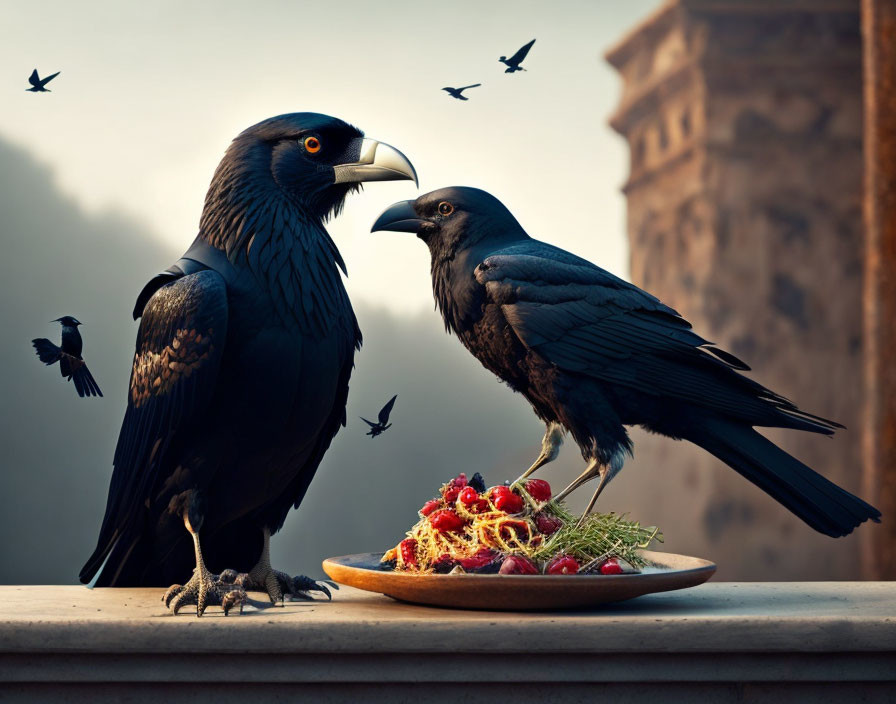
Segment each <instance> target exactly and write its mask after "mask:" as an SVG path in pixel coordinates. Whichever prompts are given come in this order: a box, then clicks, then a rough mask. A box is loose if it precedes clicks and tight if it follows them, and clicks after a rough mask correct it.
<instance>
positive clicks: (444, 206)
mask: <svg viewBox="0 0 896 704" xmlns="http://www.w3.org/2000/svg"><path fill="white" fill-rule="evenodd" d="M453 212H454V206H453V205H451V203H449V202H448V201H447V200H443V201H442V202H441V203H439V214H440V215H451V213H453Z"/></svg>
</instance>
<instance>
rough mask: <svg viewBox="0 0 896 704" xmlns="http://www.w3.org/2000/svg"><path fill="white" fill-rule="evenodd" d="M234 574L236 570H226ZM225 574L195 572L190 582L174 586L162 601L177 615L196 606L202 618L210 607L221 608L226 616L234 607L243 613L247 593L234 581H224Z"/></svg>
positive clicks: (204, 571) (205, 571)
mask: <svg viewBox="0 0 896 704" xmlns="http://www.w3.org/2000/svg"><path fill="white" fill-rule="evenodd" d="M225 572H227V573H232V572H234V570H225ZM224 574H225V573H221V575H220V576H218V575H214V574H212V573H211V572H209V571H208V570H204V569H203V570H195V571H194V572H193V576H192V577H191V578H190V581H189V582H187V583H186V584H184V585H183V586H181V585H180V584H172V585H171V586H170V587H169V588H168V591H166V592H165V595H164V596H163V597H162V601H164V602H165V606H167V607H168V608H170V609H171V610H172V611H173V612H174V613H175V614H177V612H178V611H180V609H181V608H182V607H184V606H188V605H192V604H195V605H196V615H197V616H202V614H203V613H205V609H206V608H207V607H209V606H220V607H221V608H223V609H224V615H225V616H226V615H227V614H228V613H229V612H230V610H231V609H232V608H233V607H234V606H239V607H240V613H243V604H244V603H245V602H246V600H247V596H246V592H245V590H244V589H242V588H241V587H240V585H239V584H235V583H234V582H233V581H227V580H226V579H224Z"/></svg>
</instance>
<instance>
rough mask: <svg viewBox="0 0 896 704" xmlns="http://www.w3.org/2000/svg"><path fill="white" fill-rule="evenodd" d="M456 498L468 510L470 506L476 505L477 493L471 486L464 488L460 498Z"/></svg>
mask: <svg viewBox="0 0 896 704" xmlns="http://www.w3.org/2000/svg"><path fill="white" fill-rule="evenodd" d="M458 498H460V502H461V503H462V504H463V505H464V506H466V507H467V508H470V506H472V505H473V504H474V503H476V502H477V501H478V500H479V492H477V491H476V490H475V489H474V488H473V487H471V486H466V487H464V488H463V490H462V491H461V492H460V496H459V497H458Z"/></svg>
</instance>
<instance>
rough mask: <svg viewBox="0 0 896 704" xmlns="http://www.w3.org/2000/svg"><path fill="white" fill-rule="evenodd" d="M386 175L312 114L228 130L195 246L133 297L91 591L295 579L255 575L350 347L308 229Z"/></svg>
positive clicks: (274, 593) (351, 131)
mask: <svg viewBox="0 0 896 704" xmlns="http://www.w3.org/2000/svg"><path fill="white" fill-rule="evenodd" d="M397 179H411V180H414V181H416V174H415V172H414V169H413V167H412V166H411V164H410V162H409V161H408V160H407V159H406V158H405V157H404V156H403V155H402V154H401V153H400V152H398V151H397V150H395V149H393V148H392V147H390V146H388V145H386V144H382V143H379V142H376V141H374V140H372V139H365V138H364V136H363V134H362V132H361V131H360V130H358V129H356V128H355V127H352V126H351V125H349V124H347V123H345V122H343V121H342V120H338V119H336V118H333V117H328V116H326V115H319V114H315V113H296V114H290V115H281V116H279V117H274V118H271V119H268V120H265V121H263V122H260V123H259V124H257V125H255V126H253V127H250V128H249V129H247V130H245V131H244V132H243V133H242V134H240V135H239V136H238V137H237V138H236V139H234V141H233V142H232V144H231V145H230V147H229V148H228V150H227V153H226V154H225V155H224V158H223V159H222V160H221V163H220V165H219V166H218V168H217V170H216V171H215V175H214V177H213V179H212V182H211V186H210V187H209V190H208V195H207V196H206V199H205V207H204V209H203V212H202V218H201V221H200V226H199V235H198V236H197V237H196V240H195V241H194V242H193V244H192V246H191V247H190V248H189V249H188V250H187V252H186V254H184V256H183V258H182V259H180V260H179V261H178V262H177V263H176V264H175V265H174V266H172V267H171V268H169V269H167V270H166V271H164V272H162V273H161V274H159V275H158V276H156V277H155V278H154V279H152V280H151V281H150V282H149V283H148V284H147V285H146V287H145V288H144V289H143V290H142V292H141V293H140V295H139V297H138V299H137V304H136V307H135V308H134V317H135V318H138V317H140V316H142V318H143V319H142V321H141V323H140V329H139V332H138V333H137V350H136V354H135V355H134V363H133V370H132V373H131V383H130V391H129V394H128V407H127V412H126V413H125V417H124V422H123V424H122V428H121V434H120V436H119V439H118V446H117V448H116V450H115V458H114V465H115V469H114V472H113V474H112V481H111V484H110V487H109V498H108V503H107V505H106V515H105V517H104V519H103V524H102V528H101V530H100V537H99V541H98V543H97V547H96V550H95V551H94V553H93V555H91V556H90V559H89V560H88V561H87V563H86V565H85V566H84V568H83V569H82V570H81V575H80V576H81V581H83V582H89V581H90V580H91V578H92V577H93V576H94V574H96V573H97V571H98V570H100V568H101V567H102V571H101V572H100V574H99V577H98V578H97V581H96V584H97V586H139V585H143V586H156V585H164V584H170V583H172V582H179V581H184V580H186V579H187V578H188V577H190V575H191V573H193V565H194V564H196V570H195V573H194V574H193V577H192V578H191V579H190V580H189V582H188V583H187V584H186V585H185V586H184V587H180V586H175V587H172V589H171V590H169V592H168V594H167V595H166V597H165V599H166V602H170V605H171V606H172V608H173V609H175V611H176V610H177V609H178V608H179V607H181V606H183V605H185V604H193V603H195V604H196V605H197V612H198V613H199V614H201V613H202V611H203V610H204V609H205V607H206V606H207V605H208V604H211V603H221V602H222V601H223V602H224V605H225V606H228V603H229V602H228V601H227V599H230V598H231V597H233V594H229V593H228V590H229V589H230V587H231V586H232V585H226V584H222V583H221V582H220V581H219V580H216V579H215V577H214V575H213V574H212V573H211V571H210V570H208V569H206V566H205V563H206V562H207V563H208V565H209V567H211V568H212V570H214V571H216V572H217V571H220V570H222V568H224V567H227V568H235V569H236V570H238V571H241V572H243V571H247V570H248V577H249V579H248V580H242V582H241V583H242V584H243V585H244V586H246V587H247V588H257V589H261V590H264V591H267V593H268V595H269V596H270V598H271V600H272V601H275V600H277V599H279V598H281V597H282V595H283V593H284V592H295V591H300V590H304V589H305V588H307V587H308V585H309V582H310V580H300V581H299V582H293V581H291V580H289V579H288V578H287V577H286V575H284V574H282V573H278V572H275V571H274V570H272V569H271V565H270V561H269V552H268V545H269V538H270V535H271V534H273V533H276V532H277V531H278V530H279V529H280V527H281V526H282V525H283V521H284V520H285V518H286V515H287V513H288V512H289V510H290V508H292V507H293V506H298V505H299V503H300V502H301V501H302V498H303V497H304V495H305V492H306V490H307V489H308V485H309V484H310V483H311V479H312V477H313V476H314V473H315V471H316V469H317V467H318V465H319V464H320V461H321V458H322V457H323V455H324V453H325V452H326V450H327V448H328V447H329V445H330V441H331V440H332V438H333V436H334V434H335V433H336V431H337V429H338V428H339V426H340V425H344V424H345V404H346V398H347V395H348V381H349V376H350V374H351V370H352V362H353V357H354V352H355V350H356V349H358V348H359V347H360V344H361V332H360V330H359V329H358V324H357V321H356V320H355V315H354V313H353V311H352V307H351V304H350V303H349V299H348V295H347V294H346V291H345V288H344V286H343V283H342V277H341V275H340V271H339V270H340V269H342V271H343V273H344V272H345V265H344V264H343V261H342V257H341V256H340V254H339V251H338V249H337V248H336V244H335V243H334V242H333V240H332V239H331V238H330V236H329V234H328V233H327V231H326V229H325V228H324V222H325V220H326V219H327V218H329V217H331V216H333V215H335V214H338V213H339V211H340V209H341V207H342V204H343V201H344V199H345V197H346V196H347V195H348V194H349V193H350V192H352V191H354V190H356V189H358V188H359V187H360V186H359V184H360V183H361V182H363V181H385V180H397ZM184 525H186V527H187V531H189V534H188V533H187V531H185V530H184ZM200 534H201V536H202V549H203V551H202V552H200V541H199V536H200ZM191 536H192V537H191ZM309 537H310V538H312V539H313V536H309ZM194 553H195V555H194ZM194 557H195V563H194ZM203 558H204V560H203ZM104 561H105V566H104ZM228 573H232V570H228ZM311 584H313V583H311ZM231 603H232V602H231Z"/></svg>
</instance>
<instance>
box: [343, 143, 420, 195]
mask: <svg viewBox="0 0 896 704" xmlns="http://www.w3.org/2000/svg"><path fill="white" fill-rule="evenodd" d="M349 154H351V157H350V158H352V161H350V162H348V163H345V164H337V165H336V166H334V167H333V174H334V178H333V183H360V182H362V181H401V180H408V181H413V182H414V185H417V172H416V171H415V170H414V165H413V164H411V162H410V161H409V160H408V158H407V157H406V156H405V155H404V154H402V153H401V152H400V151H398V150H397V149H396V148H395V147H390V146H389V145H388V144H385V143H384V142H377V141H376V140H375V139H368V138H366V137H363V138H362V137H359V138H358V139H356V140H354V141H353V142H352V144H351V145H350V147H349Z"/></svg>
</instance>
